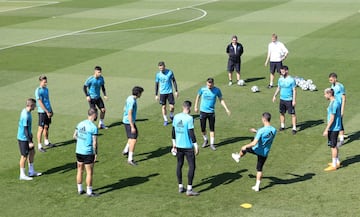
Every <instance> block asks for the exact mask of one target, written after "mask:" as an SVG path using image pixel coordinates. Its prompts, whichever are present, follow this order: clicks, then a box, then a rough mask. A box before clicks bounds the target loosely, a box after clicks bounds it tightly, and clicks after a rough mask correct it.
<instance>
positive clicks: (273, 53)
mask: <svg viewBox="0 0 360 217" xmlns="http://www.w3.org/2000/svg"><path fill="white" fill-rule="evenodd" d="M288 52H289V51H288V49H287V48H286V47H285V45H284V44H283V43H281V42H280V41H275V42H270V43H269V46H268V55H270V62H281V60H282V57H284V56H285V55H286V54H287V53H288Z"/></svg>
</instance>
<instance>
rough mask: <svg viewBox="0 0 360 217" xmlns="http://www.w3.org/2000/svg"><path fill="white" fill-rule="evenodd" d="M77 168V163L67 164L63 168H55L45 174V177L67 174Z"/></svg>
mask: <svg viewBox="0 0 360 217" xmlns="http://www.w3.org/2000/svg"><path fill="white" fill-rule="evenodd" d="M76 167H77V165H76V162H70V163H66V164H64V165H62V166H58V167H54V168H51V169H48V170H46V171H45V172H43V174H44V175H50V174H53V173H66V172H69V171H71V170H75V169H76Z"/></svg>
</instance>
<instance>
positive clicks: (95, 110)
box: [88, 108, 98, 116]
mask: <svg viewBox="0 0 360 217" xmlns="http://www.w3.org/2000/svg"><path fill="white" fill-rule="evenodd" d="M97 113H98V111H97V109H96V108H89V110H88V115H89V116H91V115H93V114H96V115H97Z"/></svg>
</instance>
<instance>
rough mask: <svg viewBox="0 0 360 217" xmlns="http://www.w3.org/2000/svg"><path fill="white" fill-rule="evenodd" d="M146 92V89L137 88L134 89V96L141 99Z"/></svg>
mask: <svg viewBox="0 0 360 217" xmlns="http://www.w3.org/2000/svg"><path fill="white" fill-rule="evenodd" d="M142 92H144V88H142V87H139V86H135V87H134V88H133V89H132V95H134V96H137V97H139V96H140V95H141V93H142Z"/></svg>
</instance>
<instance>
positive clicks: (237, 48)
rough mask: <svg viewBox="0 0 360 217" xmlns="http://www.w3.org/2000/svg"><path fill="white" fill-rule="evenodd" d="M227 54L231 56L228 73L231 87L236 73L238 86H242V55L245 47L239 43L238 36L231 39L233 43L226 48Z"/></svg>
mask: <svg viewBox="0 0 360 217" xmlns="http://www.w3.org/2000/svg"><path fill="white" fill-rule="evenodd" d="M226 53H227V54H228V56H229V59H228V64H227V71H228V77H229V86H231V85H232V74H233V72H234V70H235V71H236V80H237V84H238V85H240V70H241V55H242V54H243V53H244V47H243V46H242V44H241V43H239V42H238V38H237V36H236V35H234V36H232V37H231V43H230V44H228V46H227V47H226Z"/></svg>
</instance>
